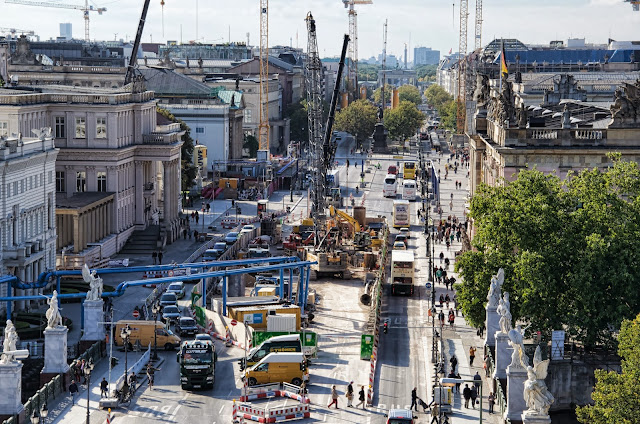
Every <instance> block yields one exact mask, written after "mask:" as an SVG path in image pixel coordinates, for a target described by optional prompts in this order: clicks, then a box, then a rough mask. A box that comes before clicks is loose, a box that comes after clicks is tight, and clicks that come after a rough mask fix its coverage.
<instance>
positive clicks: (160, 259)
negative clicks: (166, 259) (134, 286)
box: [158, 250, 162, 265]
mask: <svg viewBox="0 0 640 424" xmlns="http://www.w3.org/2000/svg"><path fill="white" fill-rule="evenodd" d="M158 265H162V250H158Z"/></svg>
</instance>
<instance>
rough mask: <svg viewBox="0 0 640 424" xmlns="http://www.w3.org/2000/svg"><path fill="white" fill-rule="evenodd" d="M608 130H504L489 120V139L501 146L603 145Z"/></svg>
mask: <svg viewBox="0 0 640 424" xmlns="http://www.w3.org/2000/svg"><path fill="white" fill-rule="evenodd" d="M607 131H608V130H607V129H591V128H570V129H562V128H503V127H501V126H499V125H498V124H497V123H496V122H493V121H490V120H487V133H488V135H489V138H490V139H491V140H492V141H493V142H494V143H495V144H497V145H500V146H510V147H515V146H523V147H524V146H536V145H542V146H571V145H576V146H578V145H579V146H584V145H594V146H597V145H602V144H604V143H605V142H606V140H607Z"/></svg>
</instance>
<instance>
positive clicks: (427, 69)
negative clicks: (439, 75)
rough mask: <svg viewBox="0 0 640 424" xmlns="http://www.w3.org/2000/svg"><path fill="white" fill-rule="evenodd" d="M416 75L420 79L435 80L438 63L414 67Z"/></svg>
mask: <svg viewBox="0 0 640 424" xmlns="http://www.w3.org/2000/svg"><path fill="white" fill-rule="evenodd" d="M415 70H416V76H417V77H418V80H420V81H435V80H436V72H437V71H438V65H420V66H417V67H416V69H415Z"/></svg>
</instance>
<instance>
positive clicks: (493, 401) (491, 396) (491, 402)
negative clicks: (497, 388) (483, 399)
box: [487, 392, 496, 414]
mask: <svg viewBox="0 0 640 424" xmlns="http://www.w3.org/2000/svg"><path fill="white" fill-rule="evenodd" d="M487 400H488V402H489V413H490V414H493V405H495V404H496V396H495V395H494V394H493V392H491V393H489V398H488V399H487Z"/></svg>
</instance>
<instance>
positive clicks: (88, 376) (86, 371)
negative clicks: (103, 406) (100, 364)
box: [84, 358, 94, 424]
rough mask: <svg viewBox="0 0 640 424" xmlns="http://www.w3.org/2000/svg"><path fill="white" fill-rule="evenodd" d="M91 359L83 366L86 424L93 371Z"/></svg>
mask: <svg viewBox="0 0 640 424" xmlns="http://www.w3.org/2000/svg"><path fill="white" fill-rule="evenodd" d="M93 367H94V365H93V359H91V358H89V361H88V362H87V363H86V364H85V365H84V376H85V378H86V380H87V424H89V394H91V371H93Z"/></svg>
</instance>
